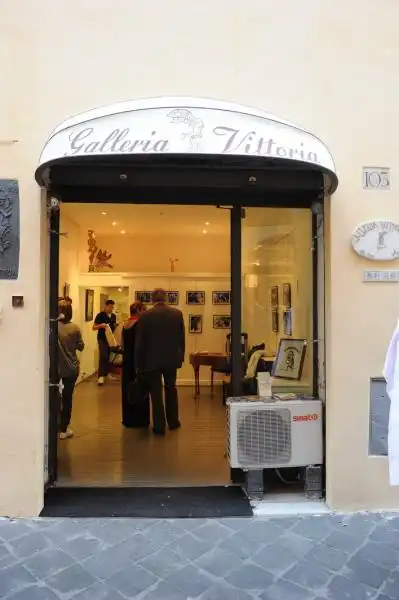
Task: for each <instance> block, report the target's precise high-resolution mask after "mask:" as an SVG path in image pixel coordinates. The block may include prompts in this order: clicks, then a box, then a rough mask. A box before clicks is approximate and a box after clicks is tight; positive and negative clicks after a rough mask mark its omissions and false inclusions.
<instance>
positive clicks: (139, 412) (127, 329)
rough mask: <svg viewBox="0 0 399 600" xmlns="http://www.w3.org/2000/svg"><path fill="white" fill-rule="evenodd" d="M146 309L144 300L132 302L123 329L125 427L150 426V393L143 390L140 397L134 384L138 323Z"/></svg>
mask: <svg viewBox="0 0 399 600" xmlns="http://www.w3.org/2000/svg"><path fill="white" fill-rule="evenodd" d="M144 311H145V305H144V304H143V303H142V302H134V303H133V304H131V306H130V318H129V319H128V320H127V321H126V323H124V325H123V329H122V349H123V359H122V425H124V426H125V427H148V426H149V424H150V400H149V395H148V393H147V392H146V391H144V390H143V391H142V398H139V397H138V395H140V394H141V392H140V390H139V386H133V383H134V382H135V381H136V377H137V375H136V367H135V364H134V346H135V341H136V324H137V321H138V320H139V318H140V316H141V315H142V313H143V312H144Z"/></svg>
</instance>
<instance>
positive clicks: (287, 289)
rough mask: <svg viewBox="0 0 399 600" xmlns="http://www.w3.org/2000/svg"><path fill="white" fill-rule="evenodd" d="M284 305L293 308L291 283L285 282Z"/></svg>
mask: <svg viewBox="0 0 399 600" xmlns="http://www.w3.org/2000/svg"><path fill="white" fill-rule="evenodd" d="M283 305H284V306H285V308H291V285H290V284H289V283H284V284H283Z"/></svg>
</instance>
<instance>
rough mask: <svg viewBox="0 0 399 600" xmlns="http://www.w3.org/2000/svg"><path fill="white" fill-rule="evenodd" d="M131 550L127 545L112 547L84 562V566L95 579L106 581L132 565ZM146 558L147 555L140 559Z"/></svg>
mask: <svg viewBox="0 0 399 600" xmlns="http://www.w3.org/2000/svg"><path fill="white" fill-rule="evenodd" d="M131 550H132V549H131V548H129V546H128V545H126V543H122V544H118V546H110V547H109V548H107V549H106V550H104V552H100V553H99V554H95V555H94V556H92V557H90V558H88V559H87V560H85V561H83V562H82V565H83V567H84V568H85V569H86V570H87V571H88V572H89V573H91V575H92V576H93V577H95V578H97V579H101V580H105V579H108V578H109V577H112V576H113V575H115V573H117V572H118V571H120V570H121V569H123V568H125V567H128V566H129V565H130V564H131V561H130V557H129V552H131ZM145 556H146V553H144V555H143V556H141V555H140V557H138V558H144V557H145Z"/></svg>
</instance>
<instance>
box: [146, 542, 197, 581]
mask: <svg viewBox="0 0 399 600" xmlns="http://www.w3.org/2000/svg"><path fill="white" fill-rule="evenodd" d="M186 562H187V559H184V558H182V557H181V556H179V554H177V552H174V551H173V550H171V549H169V550H168V552H164V551H163V550H159V551H158V552H155V553H154V554H151V555H150V556H147V558H144V559H143V560H141V561H140V562H139V565H141V566H142V567H144V568H145V569H147V571H150V573H152V574H153V575H155V576H156V577H158V578H159V579H165V577H167V576H168V575H171V574H172V573H174V572H175V571H178V570H179V569H181V568H182V567H183V566H184V564H185V563H186Z"/></svg>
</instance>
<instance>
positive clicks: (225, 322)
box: [213, 315, 231, 329]
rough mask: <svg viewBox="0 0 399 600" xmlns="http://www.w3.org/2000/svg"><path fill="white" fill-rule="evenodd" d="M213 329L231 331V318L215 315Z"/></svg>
mask: <svg viewBox="0 0 399 600" xmlns="http://www.w3.org/2000/svg"><path fill="white" fill-rule="evenodd" d="M213 328H214V329H230V328H231V316H230V315H213Z"/></svg>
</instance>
